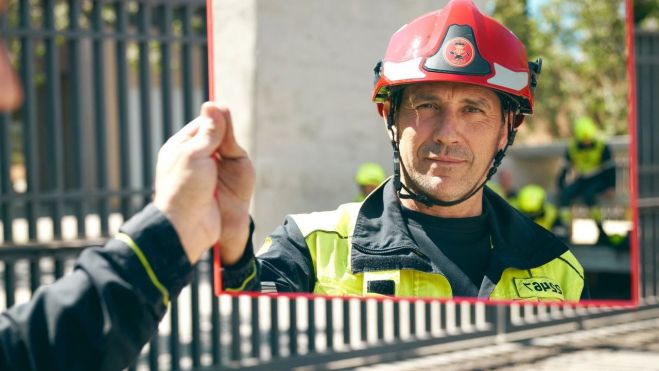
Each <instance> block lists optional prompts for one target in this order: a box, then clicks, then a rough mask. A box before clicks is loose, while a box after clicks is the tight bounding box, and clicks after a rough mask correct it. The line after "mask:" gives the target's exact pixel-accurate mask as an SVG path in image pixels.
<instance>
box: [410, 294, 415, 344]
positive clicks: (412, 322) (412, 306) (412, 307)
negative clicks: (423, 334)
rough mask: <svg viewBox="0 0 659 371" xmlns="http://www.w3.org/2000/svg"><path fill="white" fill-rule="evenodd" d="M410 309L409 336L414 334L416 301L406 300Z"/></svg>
mask: <svg viewBox="0 0 659 371" xmlns="http://www.w3.org/2000/svg"><path fill="white" fill-rule="evenodd" d="M408 304H409V306H408V308H409V311H410V319H409V321H410V336H412V337H415V336H416V301H408Z"/></svg>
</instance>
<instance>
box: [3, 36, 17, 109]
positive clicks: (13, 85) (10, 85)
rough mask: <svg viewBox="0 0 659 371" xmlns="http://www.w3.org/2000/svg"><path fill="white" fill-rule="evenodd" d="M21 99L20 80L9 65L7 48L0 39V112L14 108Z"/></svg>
mask: <svg viewBox="0 0 659 371" xmlns="http://www.w3.org/2000/svg"><path fill="white" fill-rule="evenodd" d="M22 101H23V90H22V89H21V82H20V80H19V79H18V76H17V75H16V71H14V68H13V67H12V66H11V62H10V61H9V55H8V54H7V49H6V48H5V46H4V44H3V43H2V41H0V112H7V111H11V110H14V109H16V108H18V106H20V104H21V102H22Z"/></svg>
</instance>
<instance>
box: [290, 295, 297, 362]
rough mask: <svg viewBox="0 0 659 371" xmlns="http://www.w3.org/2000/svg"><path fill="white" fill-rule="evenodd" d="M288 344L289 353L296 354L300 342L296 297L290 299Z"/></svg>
mask: <svg viewBox="0 0 659 371" xmlns="http://www.w3.org/2000/svg"><path fill="white" fill-rule="evenodd" d="M288 318H289V320H288V344H289V347H288V348H289V355H291V356H296V355H297V354H298V349H297V348H298V342H297V340H298V339H297V336H298V331H297V300H296V299H295V298H289V300H288Z"/></svg>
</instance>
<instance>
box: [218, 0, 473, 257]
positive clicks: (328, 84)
mask: <svg viewBox="0 0 659 371" xmlns="http://www.w3.org/2000/svg"><path fill="white" fill-rule="evenodd" d="M446 2H447V1H446V0H439V1H438V0H414V1H400V0H360V1H348V0H344V1H329V0H324V1H321V0H215V1H214V2H213V6H212V10H213V32H212V37H213V48H214V57H213V62H212V66H213V68H214V74H215V79H214V81H213V84H214V85H213V86H214V89H215V93H216V100H217V101H220V102H224V103H226V104H228V105H229V106H230V107H231V109H232V114H233V120H234V124H235V126H236V133H237V135H238V140H239V141H240V143H241V144H242V145H243V146H244V147H246V149H247V150H248V151H249V153H250V155H251V158H252V161H253V162H254V165H255V167H256V172H257V178H256V191H255V196H254V200H253V205H252V208H253V210H252V215H253V217H254V220H255V223H256V233H255V236H254V237H255V244H256V245H257V246H259V245H260V241H261V240H262V239H263V237H265V235H267V234H268V233H270V232H271V231H272V230H273V229H274V227H276V226H277V225H278V224H280V223H281V221H282V220H283V217H284V216H285V215H286V214H290V213H302V212H310V211H314V210H315V211H320V210H331V209H335V208H336V206H338V205H339V204H341V203H345V202H349V201H351V200H352V199H353V198H354V197H355V195H356V193H357V188H356V185H355V184H354V180H353V177H354V172H355V170H356V168H357V166H358V165H359V164H360V163H362V162H365V161H373V162H377V163H380V164H381V165H382V166H383V167H384V169H385V170H386V171H387V173H388V174H391V173H392V171H391V148H390V144H389V141H388V137H387V134H386V131H385V127H384V124H383V121H382V119H381V118H380V116H379V115H378V114H377V111H376V108H375V105H374V104H373V103H371V100H370V98H371V89H372V86H373V67H374V65H375V63H376V62H377V61H378V60H380V59H381V58H382V57H383V55H384V52H385V49H386V46H387V44H388V42H389V38H390V36H391V35H392V34H393V33H394V32H395V31H396V30H398V29H399V28H400V27H401V26H402V25H403V24H405V23H407V22H408V21H411V20H412V19H414V18H416V17H418V16H420V15H422V14H424V13H427V12H429V11H432V10H436V9H438V8H440V7H442V6H443V5H444V4H446ZM477 3H484V1H480V2H477ZM481 6H482V5H481Z"/></svg>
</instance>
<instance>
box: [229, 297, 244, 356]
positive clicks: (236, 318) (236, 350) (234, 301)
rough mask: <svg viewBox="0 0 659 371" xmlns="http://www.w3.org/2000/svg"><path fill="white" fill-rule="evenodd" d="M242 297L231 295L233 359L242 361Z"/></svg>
mask: <svg viewBox="0 0 659 371" xmlns="http://www.w3.org/2000/svg"><path fill="white" fill-rule="evenodd" d="M241 340H242V339H241V337H240V297H238V296H232V297H231V360H232V361H240V353H241V352H240V344H241V343H242V342H241Z"/></svg>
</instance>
